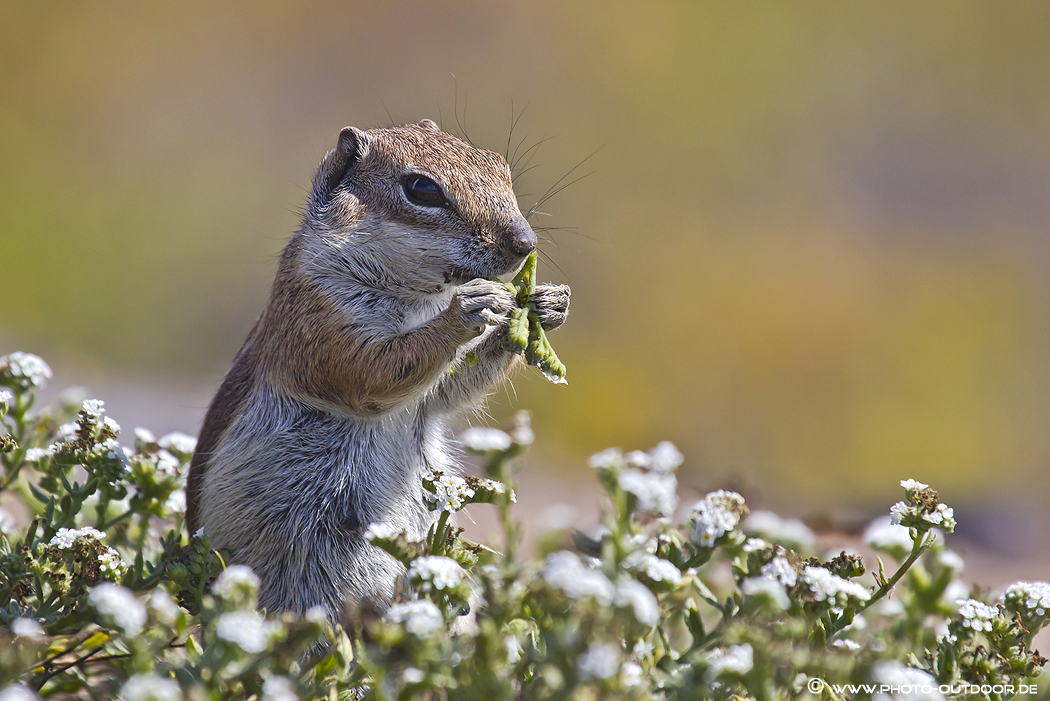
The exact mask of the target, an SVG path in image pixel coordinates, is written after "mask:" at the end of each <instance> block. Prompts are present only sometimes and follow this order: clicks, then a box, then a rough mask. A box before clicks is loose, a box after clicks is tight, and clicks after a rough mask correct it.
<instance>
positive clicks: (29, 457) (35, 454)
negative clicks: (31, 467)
mask: <svg viewBox="0 0 1050 701" xmlns="http://www.w3.org/2000/svg"><path fill="white" fill-rule="evenodd" d="M52 455H54V452H53V451H52V450H51V449H50V448H30V449H29V450H27V451H26V462H40V461H41V460H43V459H45V458H49V457H51V456H52Z"/></svg>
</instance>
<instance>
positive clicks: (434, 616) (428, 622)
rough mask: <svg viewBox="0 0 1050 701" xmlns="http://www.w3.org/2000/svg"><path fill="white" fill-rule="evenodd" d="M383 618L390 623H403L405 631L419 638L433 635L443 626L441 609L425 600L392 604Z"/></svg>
mask: <svg viewBox="0 0 1050 701" xmlns="http://www.w3.org/2000/svg"><path fill="white" fill-rule="evenodd" d="M384 618H386V620H388V621H390V622H392V623H403V624H404V626H405V630H407V631H408V632H409V633H411V634H412V635H415V636H418V637H421V638H428V637H430V636H432V635H434V634H435V633H436V632H438V631H439V630H440V629H441V628H442V627H443V626H444V625H445V619H444V618H443V617H442V615H441V609H439V608H438V607H437V606H436V605H435V604H434V603H433V602H432V601H427V600H426V599H417V600H415V601H405V602H402V603H399V604H394V605H392V606H391V607H390V608H388V609H387V610H386V614H385V615H384Z"/></svg>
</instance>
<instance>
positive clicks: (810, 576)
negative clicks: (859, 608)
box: [800, 567, 871, 608]
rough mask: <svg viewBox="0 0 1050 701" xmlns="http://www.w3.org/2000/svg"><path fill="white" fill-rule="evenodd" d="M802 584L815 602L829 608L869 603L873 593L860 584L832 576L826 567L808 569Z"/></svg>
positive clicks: (802, 577)
mask: <svg viewBox="0 0 1050 701" xmlns="http://www.w3.org/2000/svg"><path fill="white" fill-rule="evenodd" d="M800 579H801V581H802V583H803V584H804V585H805V586H806V589H807V590H808V591H809V593H810V594H811V595H812V597H813V600H814V601H818V602H826V603H827V604H828V605H829V606H832V607H837V608H842V607H845V606H848V605H849V604H850V603H851V601H850V600H851V599H853V600H855V601H867V600H868V599H870V598H871V593H870V592H869V591H868V590H867V589H865V588H864V587H863V586H861V585H860V584H857V583H856V582H853V581H850V580H848V579H843V578H842V577H839V576H837V575H834V574H832V573H831V572H829V571H828V570H827V569H825V568H824V567H807V568H806V569H804V570H802V576H801V578H800Z"/></svg>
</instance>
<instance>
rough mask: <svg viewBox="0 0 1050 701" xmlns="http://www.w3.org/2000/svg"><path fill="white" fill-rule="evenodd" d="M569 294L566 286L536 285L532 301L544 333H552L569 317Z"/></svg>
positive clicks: (569, 291)
mask: <svg viewBox="0 0 1050 701" xmlns="http://www.w3.org/2000/svg"><path fill="white" fill-rule="evenodd" d="M570 294H571V290H570V289H569V286H568V285H536V292H534V293H533V295H532V301H533V303H534V304H535V305H536V316H538V317H539V320H540V326H542V327H543V330H544V331H553V330H554V329H556V328H558V327H559V326H561V325H562V324H564V323H565V319H566V318H568V316H569V295H570Z"/></svg>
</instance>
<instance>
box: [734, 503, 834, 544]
mask: <svg viewBox="0 0 1050 701" xmlns="http://www.w3.org/2000/svg"><path fill="white" fill-rule="evenodd" d="M740 528H741V529H742V530H743V531H744V533H747V534H748V535H751V536H760V537H762V538H765V539H766V540H769V541H772V542H774V543H780V544H781V545H786V546H787V547H789V548H792V549H794V550H812V549H813V544H814V542H815V541H816V536H815V535H814V534H813V531H812V529H810V527H809V526H807V525H806V524H804V523H802V521H799V520H798V519H797V518H781V517H780V516H778V515H776V514H775V513H773V512H772V511H755V512H752V514H751V515H750V516H748V517H747V518H746V519H744V522H743V523H741V524H740Z"/></svg>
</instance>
